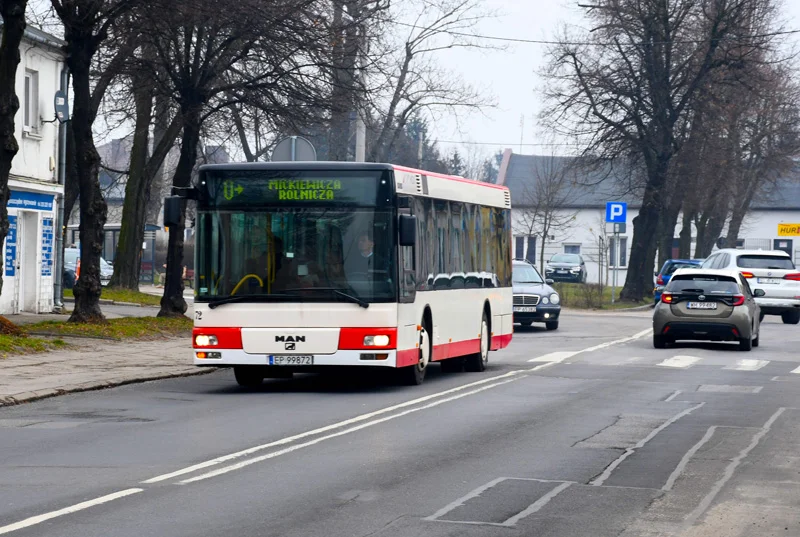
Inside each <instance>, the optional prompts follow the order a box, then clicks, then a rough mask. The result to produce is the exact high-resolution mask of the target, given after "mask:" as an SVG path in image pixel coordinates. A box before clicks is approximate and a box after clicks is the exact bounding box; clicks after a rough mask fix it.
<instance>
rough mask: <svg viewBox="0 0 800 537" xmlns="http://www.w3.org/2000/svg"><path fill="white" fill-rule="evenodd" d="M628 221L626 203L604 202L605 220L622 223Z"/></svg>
mask: <svg viewBox="0 0 800 537" xmlns="http://www.w3.org/2000/svg"><path fill="white" fill-rule="evenodd" d="M627 221H628V204H627V203H625V202H624V201H609V202H608V203H606V222H609V223H613V224H622V223H625V222H627Z"/></svg>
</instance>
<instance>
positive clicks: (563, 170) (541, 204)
mask: <svg viewBox="0 0 800 537" xmlns="http://www.w3.org/2000/svg"><path fill="white" fill-rule="evenodd" d="M576 162H577V161H576V160H575V159H574V158H570V157H559V156H556V155H549V156H541V157H537V158H536V159H535V163H534V166H533V177H532V178H531V181H530V182H529V183H528V186H527V187H526V188H525V191H524V192H523V194H522V199H521V200H519V201H518V202H517V203H518V204H519V205H518V207H519V208H520V211H519V214H520V223H521V224H522V226H523V227H524V228H525V231H526V234H527V235H535V236H537V237H540V238H541V245H540V247H539V267H540V268H542V269H544V250H545V246H546V245H547V241H548V240H549V239H550V237H551V236H553V235H554V234H556V233H563V232H564V231H566V230H568V229H570V228H571V227H572V226H573V225H574V223H575V215H576V214H577V211H573V210H570V209H568V208H567V207H568V206H569V202H570V201H571V200H572V198H573V196H574V194H575V187H576V184H577V183H576V176H575V170H576Z"/></svg>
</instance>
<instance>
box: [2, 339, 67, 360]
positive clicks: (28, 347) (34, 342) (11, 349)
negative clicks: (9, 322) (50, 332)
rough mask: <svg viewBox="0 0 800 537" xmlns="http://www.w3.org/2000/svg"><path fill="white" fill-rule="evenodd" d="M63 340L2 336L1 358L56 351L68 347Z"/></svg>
mask: <svg viewBox="0 0 800 537" xmlns="http://www.w3.org/2000/svg"><path fill="white" fill-rule="evenodd" d="M66 346H67V344H66V342H64V340H61V339H52V340H49V339H42V338H38V337H31V336H8V335H5V334H0V356H2V357H3V358H5V357H6V356H10V355H12V354H36V353H39V352H47V351H54V350H57V349H62V348H64V347H66Z"/></svg>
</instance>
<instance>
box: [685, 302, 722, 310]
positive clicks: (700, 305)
mask: <svg viewBox="0 0 800 537" xmlns="http://www.w3.org/2000/svg"><path fill="white" fill-rule="evenodd" d="M686 307H687V308H689V309H690V310H715V309H717V303H716V302H689V303H688V304H687V305H686Z"/></svg>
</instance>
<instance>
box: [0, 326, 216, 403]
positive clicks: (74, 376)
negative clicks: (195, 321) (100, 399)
mask: <svg viewBox="0 0 800 537" xmlns="http://www.w3.org/2000/svg"><path fill="white" fill-rule="evenodd" d="M65 339H66V338H65ZM73 341H74V340H73ZM73 341H70V342H73ZM79 344H80V347H78V348H75V349H70V350H67V351H54V352H49V353H46V354H29V355H23V356H9V357H8V358H0V407H2V406H4V405H14V404H18V403H23V402H26V401H33V400H36V399H42V398H45V397H52V396H54V395H61V394H64V393H69V392H77V391H86V390H93V389H99V388H109V387H112V386H119V385H121V384H129V383H132V382H143V381H147V380H157V379H163V378H170V377H182V376H188V375H201V374H204V373H210V372H211V371H213V369H201V368H198V367H195V366H193V365H192V361H191V346H190V341H189V339H188V338H177V339H166V340H161V341H146V342H135V343H127V344H120V343H117V344H108V343H87V342H86V341H85V340H81V341H80V342H79Z"/></svg>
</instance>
